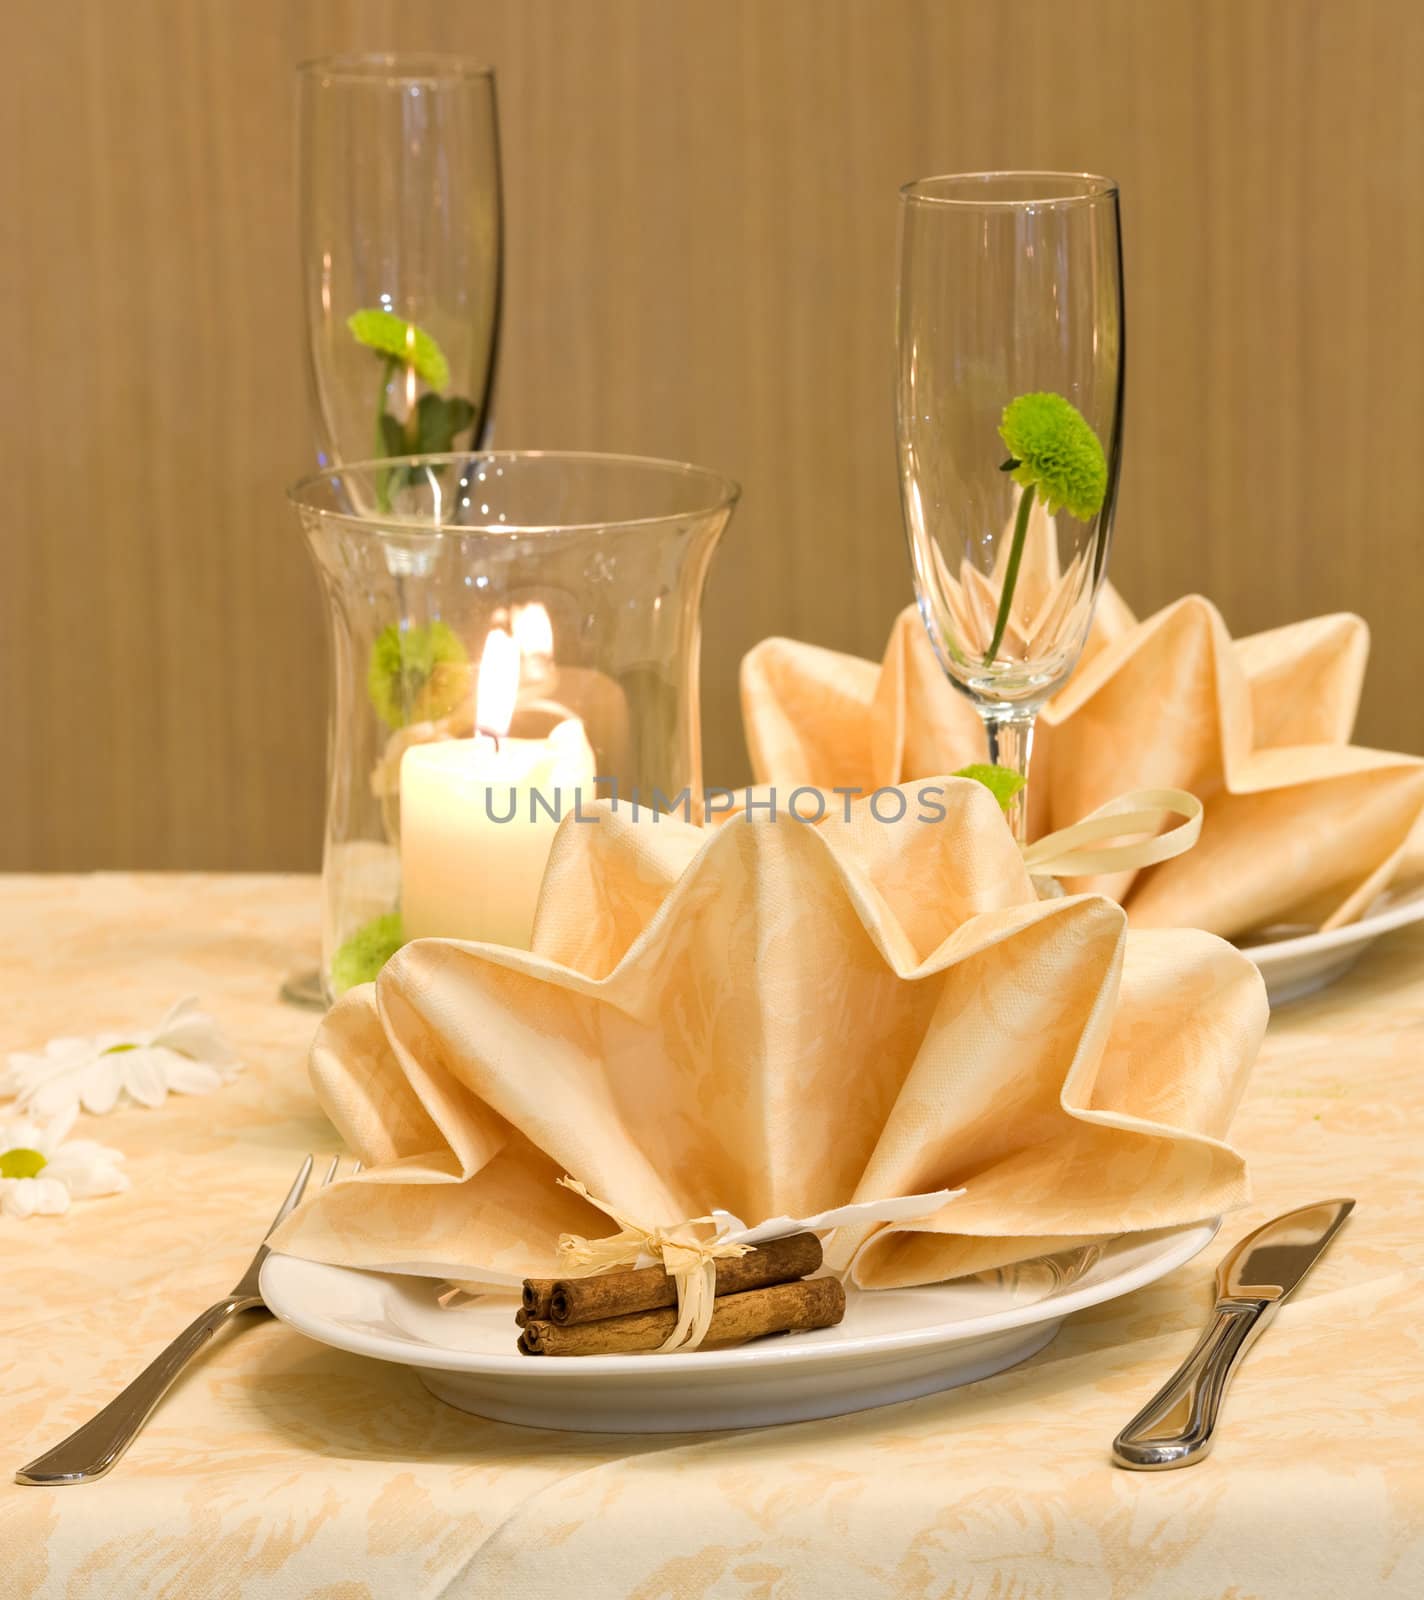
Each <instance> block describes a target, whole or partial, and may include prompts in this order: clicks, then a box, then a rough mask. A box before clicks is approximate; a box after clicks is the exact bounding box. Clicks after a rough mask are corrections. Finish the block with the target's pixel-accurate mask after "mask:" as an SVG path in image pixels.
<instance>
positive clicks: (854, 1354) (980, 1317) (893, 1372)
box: [262, 1222, 1218, 1433]
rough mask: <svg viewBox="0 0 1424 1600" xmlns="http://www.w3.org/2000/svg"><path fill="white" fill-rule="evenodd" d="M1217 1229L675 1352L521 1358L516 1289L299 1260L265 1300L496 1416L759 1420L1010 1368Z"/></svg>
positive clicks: (720, 1422)
mask: <svg viewBox="0 0 1424 1600" xmlns="http://www.w3.org/2000/svg"><path fill="white" fill-rule="evenodd" d="M1217 1226H1218V1223H1217V1222H1202V1223H1195V1224H1192V1225H1190V1226H1188V1227H1183V1228H1172V1229H1166V1230H1162V1231H1160V1232H1157V1233H1142V1234H1128V1235H1124V1236H1123V1237H1121V1238H1118V1239H1114V1240H1112V1241H1111V1242H1109V1243H1108V1244H1107V1245H1106V1246H1104V1247H1103V1249H1102V1253H1101V1255H1100V1256H1099V1257H1098V1259H1097V1260H1096V1261H1094V1262H1093V1264H1092V1265H1091V1266H1089V1267H1088V1269H1087V1270H1086V1271H1085V1272H1083V1273H1082V1274H1081V1275H1080V1276H1078V1277H1076V1278H1075V1279H1074V1280H1073V1281H1072V1282H1071V1283H1067V1284H1064V1285H1062V1286H1061V1287H1059V1288H1057V1289H1054V1290H1053V1291H1051V1292H1049V1293H1047V1294H1046V1295H1044V1296H1043V1297H1042V1298H1039V1299H1036V1300H1034V1301H1033V1302H1032V1303H1031V1304H1026V1305H1011V1306H1007V1307H1006V1306H1004V1304H1003V1297H1002V1296H997V1295H996V1294H995V1292H994V1291H992V1290H990V1291H988V1292H986V1293H982V1294H981V1293H979V1292H978V1290H979V1288H980V1286H978V1285H972V1286H965V1285H962V1284H960V1285H956V1284H940V1285H935V1286H933V1287H930V1288H924V1289H894V1290H886V1291H883V1292H879V1293H875V1294H855V1293H853V1294H852V1295H851V1298H850V1303H849V1306H848V1307H847V1310H846V1317H845V1321H844V1322H842V1323H841V1324H840V1325H839V1326H838V1327H835V1328H825V1329H822V1330H821V1331H820V1332H818V1333H806V1334H795V1335H792V1336H791V1337H788V1338H784V1339H768V1340H760V1341H757V1342H756V1343H753V1344H748V1345H742V1346H740V1347H738V1348H736V1349H732V1350H699V1351H694V1352H692V1353H691V1354H688V1355H676V1356H657V1355H628V1356H580V1357H577V1358H564V1359H559V1358H557V1357H552V1358H551V1357H545V1358H537V1357H530V1356H521V1355H519V1354H518V1353H517V1351H516V1350H515V1347H514V1346H515V1337H516V1330H515V1326H514V1309H515V1302H514V1301H513V1300H512V1299H510V1298H507V1297H495V1296H490V1297H487V1298H481V1299H478V1300H475V1301H472V1302H470V1303H468V1304H466V1305H463V1306H457V1307H450V1308H444V1307H441V1306H440V1305H439V1304H438V1302H437V1298H436V1297H437V1295H438V1293H439V1291H440V1288H441V1286H440V1285H439V1284H438V1283H436V1282H435V1281H434V1280H432V1279H428V1278H408V1277H399V1276H396V1275H393V1274H384V1273H375V1272H357V1271H354V1270H352V1269H351V1268H347V1267H331V1266H323V1265H320V1264H318V1263H316V1262H310V1261H301V1260H298V1259H296V1258H295V1257H292V1256H282V1255H272V1256H269V1257H268V1259H267V1261H266V1264H265V1265H264V1266H263V1268H262V1294H263V1298H264V1299H265V1300H266V1302H267V1304H268V1306H269V1307H270V1308H271V1309H272V1310H273V1311H274V1312H275V1313H276V1314H277V1315H278V1316H279V1317H281V1318H282V1320H283V1321H284V1322H287V1323H290V1324H291V1326H292V1327H294V1328H296V1329H297V1330H298V1331H300V1332H301V1333H304V1334H306V1335H307V1336H308V1337H310V1338H313V1339H318V1340H320V1341H321V1342H322V1343H324V1344H329V1345H334V1346H335V1347H336V1348H337V1349H340V1350H350V1351H354V1352H355V1353H356V1354H358V1355H364V1356H374V1357H375V1358H376V1359H378V1360H381V1361H395V1362H400V1363H402V1364H404V1365H407V1366H413V1367H415V1368H417V1369H418V1370H419V1372H420V1376H421V1379H422V1381H423V1382H424V1383H425V1385H426V1387H427V1388H428V1389H430V1391H431V1392H432V1393H433V1394H435V1395H437V1396H439V1398H440V1399H442V1400H446V1401H448V1402H449V1403H450V1404H451V1405H454V1406H458V1407H459V1408H460V1409H461V1410H464V1411H473V1412H477V1413H478V1414H479V1415H481V1416H484V1417H491V1418H493V1419H494V1420H496V1421H498V1422H514V1423H520V1424H523V1425H524V1426H526V1427H535V1428H565V1429H572V1430H574V1431H576V1432H594V1433H666V1432H681V1431H683V1430H685V1429H703V1428H750V1427H762V1426H765V1425H767V1424H769V1423H776V1422H801V1421H806V1420H808V1419H810V1418H813V1417H830V1416H838V1415H840V1414H841V1413H843V1412H847V1411H861V1410H864V1409H866V1408H867V1407H869V1406H878V1405H888V1404H890V1403H891V1402H893V1401H897V1400H910V1399H914V1398H915V1397H916V1396H919V1395H925V1394H932V1393H935V1392H936V1391H938V1390H941V1389H952V1388H955V1387H956V1386H957V1385H959V1384H963V1383H972V1382H974V1381H975V1380H976V1379H979V1378H986V1377H989V1376H990V1375H991V1374H992V1373H995V1372H1002V1371H1003V1370H1004V1369H1005V1368H1006V1367H1011V1366H1013V1365H1015V1364H1016V1363H1017V1362H1020V1361H1023V1360H1026V1359H1027V1358H1028V1357H1029V1356H1031V1355H1034V1354H1036V1353H1037V1352H1038V1351H1039V1350H1041V1349H1042V1348H1043V1347H1044V1345H1046V1344H1047V1343H1048V1342H1049V1340H1050V1339H1052V1338H1053V1336H1054V1334H1055V1333H1057V1331H1058V1329H1059V1327H1060V1326H1061V1325H1062V1322H1063V1319H1064V1318H1065V1317H1067V1316H1069V1315H1070V1314H1071V1313H1073V1312H1075V1311H1081V1310H1082V1309H1083V1308H1084V1307H1086V1306H1092V1305H1098V1304H1100V1303H1101V1302H1103V1301H1105V1300H1112V1299H1115V1298H1116V1297H1117V1296H1119V1295H1124V1294H1127V1293H1129V1292H1130V1291H1131V1290H1133V1289H1138V1288H1141V1287H1142V1286H1143V1285H1144V1284H1147V1283H1151V1282H1152V1281H1153V1280H1154V1279H1157V1278H1160V1277H1162V1276H1163V1274H1164V1273H1168V1272H1171V1271H1172V1270H1173V1269H1174V1268H1175V1267H1179V1266H1181V1265H1182V1263H1183V1262H1185V1261H1189V1260H1190V1259H1191V1258H1192V1257H1193V1256H1194V1255H1196V1253H1197V1252H1198V1251H1199V1250H1201V1249H1202V1248H1203V1247H1204V1246H1205V1245H1206V1244H1208V1243H1209V1242H1210V1240H1211V1238H1212V1236H1213V1235H1214V1234H1215V1233H1216V1230H1217ZM995 1306H997V1307H998V1309H989V1308H992V1307H995Z"/></svg>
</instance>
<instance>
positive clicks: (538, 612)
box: [510, 600, 554, 656]
mask: <svg viewBox="0 0 1424 1600" xmlns="http://www.w3.org/2000/svg"><path fill="white" fill-rule="evenodd" d="M510 626H511V627H512V628H513V629H514V638H515V642H516V643H517V644H518V645H519V650H520V653H521V655H526V656H551V655H553V653H554V625H553V623H552V622H550V621H549V613H548V612H547V611H546V610H545V609H544V607H543V606H542V605H541V604H540V603H539V602H538V601H537V600H535V601H534V602H532V604H530V605H524V606H515V608H514V616H513V618H512V619H511V622H510Z"/></svg>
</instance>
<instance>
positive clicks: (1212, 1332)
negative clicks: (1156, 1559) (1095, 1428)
mask: <svg viewBox="0 0 1424 1600" xmlns="http://www.w3.org/2000/svg"><path fill="white" fill-rule="evenodd" d="M1277 1303H1278V1302H1277V1301H1275V1300H1219V1301H1217V1305H1216V1314H1215V1316H1214V1317H1213V1318H1212V1321H1211V1324H1210V1326H1209V1327H1208V1328H1207V1330H1206V1332H1205V1333H1204V1334H1202V1336H1201V1338H1200V1339H1199V1340H1198V1341H1197V1346H1196V1349H1195V1350H1193V1351H1192V1353H1191V1354H1190V1355H1189V1356H1188V1357H1187V1359H1186V1360H1185V1361H1184V1362H1183V1363H1182V1364H1181V1366H1180V1367H1178V1368H1177V1370H1176V1371H1175V1372H1174V1373H1173V1374H1172V1376H1171V1377H1170V1378H1168V1380H1167V1382H1166V1383H1165V1384H1164V1385H1163V1387H1162V1388H1161V1389H1160V1390H1159V1391H1158V1393H1157V1394H1156V1395H1154V1396H1153V1397H1152V1399H1151V1400H1149V1401H1148V1402H1147V1404H1146V1405H1145V1406H1144V1407H1143V1408H1142V1410H1141V1411H1139V1412H1138V1413H1137V1415H1136V1416H1135V1417H1134V1418H1133V1419H1132V1421H1131V1422H1129V1423H1128V1425H1127V1426H1126V1427H1125V1428H1124V1429H1123V1430H1122V1432H1121V1433H1120V1434H1118V1436H1117V1438H1116V1439H1114V1440H1113V1447H1112V1449H1113V1460H1114V1461H1115V1462H1116V1463H1117V1465H1118V1466H1120V1467H1130V1468H1132V1469H1133V1470H1134V1471H1136V1472H1160V1471H1163V1470H1164V1469H1166V1468H1169V1467H1189V1466H1191V1465H1192V1464H1193V1462H1197V1461H1200V1460H1201V1459H1202V1457H1203V1456H1205V1455H1206V1453H1207V1451H1208V1450H1210V1449H1211V1439H1212V1431H1213V1429H1214V1428H1215V1427H1216V1419H1217V1415H1218V1413H1219V1412H1220V1410H1221V1399H1222V1396H1223V1395H1224V1394H1225V1393H1226V1385H1227V1384H1228V1383H1229V1382H1230V1381H1231V1375H1232V1374H1233V1373H1234V1372H1235V1371H1236V1368H1237V1366H1238V1365H1239V1364H1240V1362H1241V1358H1242V1356H1244V1355H1245V1354H1246V1352H1247V1351H1248V1350H1249V1349H1250V1348H1251V1345H1252V1343H1253V1341H1254V1340H1255V1339H1256V1338H1257V1336H1258V1335H1259V1334H1260V1333H1261V1332H1262V1331H1263V1330H1264V1329H1265V1327H1266V1325H1267V1324H1268V1323H1269V1322H1270V1320H1271V1318H1272V1317H1273V1316H1274V1315H1275V1312H1276V1307H1277Z"/></svg>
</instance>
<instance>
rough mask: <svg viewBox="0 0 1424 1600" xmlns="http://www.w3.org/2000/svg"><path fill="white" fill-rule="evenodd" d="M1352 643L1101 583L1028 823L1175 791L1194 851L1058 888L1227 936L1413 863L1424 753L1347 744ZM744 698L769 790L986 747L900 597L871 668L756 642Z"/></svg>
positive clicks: (1343, 900)
mask: <svg viewBox="0 0 1424 1600" xmlns="http://www.w3.org/2000/svg"><path fill="white" fill-rule="evenodd" d="M1368 652H1369V634H1368V630H1367V628H1366V626H1365V624H1364V622H1363V621H1361V619H1360V618H1358V617H1353V616H1346V615H1340V616H1326V617H1316V618H1313V619H1311V620H1309V621H1307V622H1301V623H1296V624H1294V625H1292V626H1289V627H1284V628H1277V629H1274V630H1272V631H1271V632H1269V633H1260V634H1255V635H1253V636H1251V637H1249V638H1243V639H1238V640H1235V641H1233V640H1232V639H1231V637H1230V635H1229V634H1228V633H1227V630H1226V625H1225V623H1224V622H1223V621H1222V619H1221V616H1220V614H1219V613H1218V612H1217V610H1216V608H1215V607H1214V606H1213V605H1212V604H1211V602H1210V601H1208V600H1205V599H1203V598H1202V597H1201V596H1199V595H1189V596H1187V597H1186V598H1185V599H1182V600H1179V601H1177V602H1176V603H1175V604H1173V605H1170V606H1168V607H1166V609H1165V610H1163V611H1159V612H1158V613H1157V614H1156V615H1155V616H1151V617H1149V618H1147V619H1146V620H1145V621H1144V622H1140V623H1138V622H1136V621H1134V619H1133V617H1132V614H1131V612H1130V611H1128V609H1127V607H1126V606H1125V605H1124V604H1123V602H1122V601H1121V600H1120V599H1119V598H1118V596H1117V595H1116V594H1115V593H1113V591H1112V590H1111V589H1107V590H1105V591H1104V593H1103V595H1102V596H1101V598H1100V600H1099V607H1098V613H1097V616H1096V617H1095V619H1094V623H1093V629H1092V632H1091V634H1090V636H1089V640H1088V645H1087V648H1086V649H1085V651H1084V653H1083V658H1082V660H1081V662H1080V663H1079V666H1078V668H1077V670H1076V671H1075V673H1074V675H1073V676H1072V678H1070V679H1069V681H1068V683H1067V684H1066V685H1065V686H1064V687H1063V688H1062V689H1061V690H1060V691H1059V692H1058V694H1057V695H1056V696H1054V698H1053V699H1052V700H1050V701H1049V702H1048V704H1047V705H1046V706H1045V707H1044V709H1043V712H1042V714H1041V715H1040V717H1039V722H1038V732H1037V735H1036V739H1035V745H1034V757H1033V766H1032V773H1031V782H1030V785H1029V831H1030V837H1031V838H1034V837H1037V836H1038V835H1040V834H1041V833H1044V832H1047V831H1049V830H1056V829H1060V828H1064V827H1067V826H1069V825H1071V824H1072V823H1074V822H1076V821H1078V820H1079V819H1080V818H1082V817H1084V816H1086V815H1087V814H1088V813H1089V812H1091V811H1093V810H1095V809H1096V808H1097V807H1098V806H1100V805H1102V804H1104V803H1105V802H1106V801H1108V800H1111V799H1112V798H1114V797H1115V796H1117V795H1119V794H1122V793H1123V792H1124V791H1127V790H1135V789H1142V788H1154V789H1155V788H1175V789H1185V790H1188V791H1190V792H1191V793H1193V794H1195V795H1196V796H1197V798H1198V799H1199V800H1201V801H1202V802H1203V804H1204V807H1205V815H1204V818H1203V823H1202V832H1201V838H1200V840H1199V842H1198V843H1197V845H1196V847H1195V848H1194V849H1192V850H1190V851H1189V852H1188V853H1187V854H1185V855H1182V856H1179V857H1177V858H1176V859H1175V860H1172V861H1167V862H1163V863H1162V864H1161V865H1159V866H1155V867H1150V868H1147V869H1144V870H1142V871H1140V872H1138V873H1135V874H1130V873H1118V874H1114V875H1113V876H1111V877H1100V878H1094V879H1076V880H1070V881H1069V883H1068V885H1067V886H1068V887H1069V888H1070V889H1072V890H1079V891H1082V890H1094V891H1097V892H1100V893H1104V894H1108V895H1110V896H1111V897H1112V898H1114V899H1116V900H1119V901H1121V902H1122V904H1123V905H1124V906H1125V908H1126V910H1127V913H1128V916H1129V918H1130V920H1131V922H1132V925H1133V926H1134V927H1138V928H1166V927H1196V928H1205V929H1207V930H1208V931H1209V932H1212V933H1217V934H1220V935H1222V936H1223V937H1225V938H1231V939H1235V938H1240V937H1242V936H1244V935H1248V934H1252V933H1259V932H1261V931H1263V930H1265V929H1267V928H1270V927H1275V926H1279V925H1288V926H1290V927H1291V929H1292V931H1295V932H1300V931H1304V930H1305V929H1306V928H1333V927H1337V926H1339V925H1340V924H1342V923H1346V922H1351V921H1354V920H1355V919H1356V918H1358V917H1360V916H1361V915H1363V914H1364V912H1365V911H1366V910H1367V909H1368V907H1369V905H1370V903H1371V901H1372V900H1373V899H1374V898H1375V897H1376V896H1377V895H1378V894H1379V893H1380V891H1381V890H1383V889H1384V888H1385V887H1387V886H1388V885H1389V884H1390V883H1391V882H1392V881H1395V882H1397V881H1401V880H1402V879H1403V878H1404V877H1406V876H1411V877H1412V876H1416V875H1417V874H1418V872H1419V871H1420V869H1421V867H1424V855H1421V852H1420V850H1419V849H1418V848H1417V843H1416V844H1411V841H1410V834H1411V830H1414V829H1415V826H1416V824H1417V823H1419V822H1420V818H1421V813H1424V761H1420V760H1419V759H1418V758H1417V757H1414V756H1407V755H1394V754H1390V753H1387V752H1383V751H1378V750H1367V749H1363V748H1361V747H1359V746H1357V745H1352V744H1350V742H1349V739H1350V732H1351V729H1352V727H1353V725H1354V719H1355V711H1356V707H1357V705H1358V703H1359V697H1360V688H1361V685H1362V682H1363V678H1364V670H1365V660H1366V656H1367V655H1368ZM742 710H743V717H744V720H745V724H746V730H747V742H748V744H749V746H750V749H751V756H752V765H753V768H754V771H755V775H756V778H757V781H758V782H759V783H763V784H774V785H775V786H776V787H777V788H778V789H780V790H782V791H783V792H785V791H788V790H789V789H791V788H794V787H795V786H796V785H797V784H810V785H814V786H819V787H822V788H829V787H832V786H834V785H836V784H840V785H858V786H860V787H862V788H864V789H866V790H872V789H874V788H876V787H877V786H880V785H882V784H896V783H901V782H907V781H910V780H913V779H916V778H921V777H924V776H928V775H929V774H932V773H936V772H952V771H954V770H956V769H957V768H959V767H962V766H967V765H968V764H970V763H971V762H976V761H983V760H984V759H985V755H984V748H985V747H984V732H983V727H982V724H981V723H980V721H979V718H978V716H977V714H976V713H975V712H974V710H973V708H972V707H971V705H970V702H969V701H968V700H967V699H966V698H964V696H962V695H961V694H960V693H959V692H958V691H957V690H955V689H954V688H953V687H952V686H951V685H950V683H949V681H948V679H947V678H946V677H945V674H944V672H943V671H942V670H941V668H940V666H939V663H938V661H936V659H935V656H934V652H933V649H932V648H931V645H930V642H929V639H928V637H927V635H926V633H925V630H924V627H923V626H922V625H921V622H920V619H919V616H918V614H917V613H916V612H915V610H914V609H913V608H911V609H909V610H906V611H905V612H903V613H902V614H901V615H900V617H899V618H898V619H897V621H896V623H895V626H894V629H893V630H892V632H891V636H890V642H889V645H888V646H887V648H886V651H885V656H884V659H883V660H882V661H881V663H880V664H879V666H876V665H875V664H874V663H872V662H869V661H863V660H860V659H859V658H857V657H854V656H847V655H840V654H837V653H836V652H833V651H829V650H823V649H820V648H818V647H816V646H814V645H807V644H801V643H798V642H796V641H794V640H789V639H766V640H764V641H763V642H762V643H761V644H759V645H757V646H756V647H755V648H754V649H753V650H751V651H750V652H749V653H748V654H747V656H746V657H745V658H744V660H743V662H742ZM1415 839H1416V841H1418V840H1419V839H1420V835H1419V834H1418V833H1416V835H1415Z"/></svg>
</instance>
